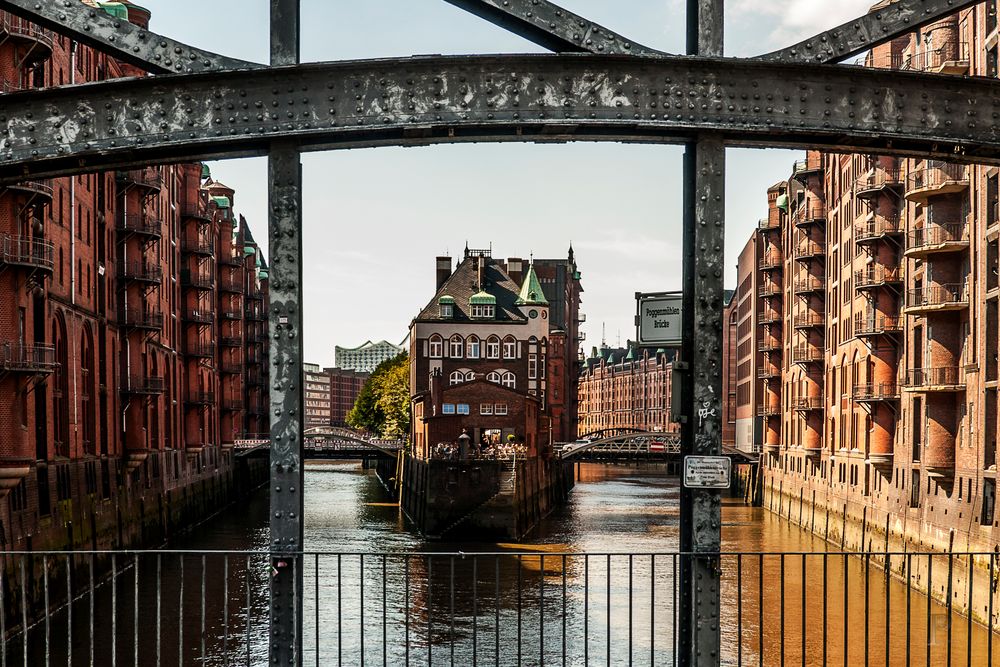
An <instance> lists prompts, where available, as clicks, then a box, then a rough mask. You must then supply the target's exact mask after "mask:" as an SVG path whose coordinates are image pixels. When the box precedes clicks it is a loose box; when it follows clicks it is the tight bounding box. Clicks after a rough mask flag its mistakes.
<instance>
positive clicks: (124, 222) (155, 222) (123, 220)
mask: <svg viewBox="0 0 1000 667" xmlns="http://www.w3.org/2000/svg"><path fill="white" fill-rule="evenodd" d="M115 228H116V229H117V230H118V231H119V232H123V233H129V234H145V235H147V236H155V237H157V238H159V237H160V236H161V235H162V233H163V223H162V222H161V221H160V220H159V219H157V218H155V217H153V216H150V215H143V214H138V213H127V214H122V215H119V216H118V223H117V224H116V225H115Z"/></svg>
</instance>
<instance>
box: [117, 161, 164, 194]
mask: <svg viewBox="0 0 1000 667" xmlns="http://www.w3.org/2000/svg"><path fill="white" fill-rule="evenodd" d="M118 177H119V179H120V180H121V181H122V182H124V183H125V184H127V185H136V186H139V187H142V188H146V189H148V190H156V191H158V190H160V189H161V188H163V174H161V173H160V170H159V169H157V168H156V167H146V168H144V169H130V170H128V171H122V172H119V174H118Z"/></svg>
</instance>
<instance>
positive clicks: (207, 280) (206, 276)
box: [181, 269, 215, 290]
mask: <svg viewBox="0 0 1000 667" xmlns="http://www.w3.org/2000/svg"><path fill="white" fill-rule="evenodd" d="M181 285H182V286H183V287H190V288H192V289H199V290H211V289H213V288H214V286H215V277H214V276H213V275H212V274H210V273H208V272H205V273H202V272H201V271H192V270H190V269H184V270H183V271H181Z"/></svg>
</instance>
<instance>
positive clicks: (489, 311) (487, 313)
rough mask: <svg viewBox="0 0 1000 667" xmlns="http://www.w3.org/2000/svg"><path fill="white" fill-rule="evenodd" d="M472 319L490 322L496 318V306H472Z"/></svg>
mask: <svg viewBox="0 0 1000 667" xmlns="http://www.w3.org/2000/svg"><path fill="white" fill-rule="evenodd" d="M472 317H473V319H477V320H492V319H493V318H495V317H496V306H494V305H488V306H487V305H478V304H477V305H474V306H472Z"/></svg>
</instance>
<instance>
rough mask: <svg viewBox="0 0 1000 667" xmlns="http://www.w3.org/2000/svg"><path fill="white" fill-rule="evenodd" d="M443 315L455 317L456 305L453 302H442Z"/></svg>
mask: <svg viewBox="0 0 1000 667" xmlns="http://www.w3.org/2000/svg"><path fill="white" fill-rule="evenodd" d="M441 317H447V318H449V319H451V318H452V317H455V305H454V304H451V303H442V304H441Z"/></svg>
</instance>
